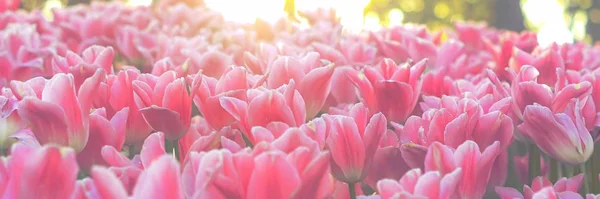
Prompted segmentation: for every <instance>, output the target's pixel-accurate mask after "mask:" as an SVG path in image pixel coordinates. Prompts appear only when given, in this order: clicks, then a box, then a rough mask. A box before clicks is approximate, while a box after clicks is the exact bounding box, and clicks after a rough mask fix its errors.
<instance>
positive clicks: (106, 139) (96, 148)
mask: <svg viewBox="0 0 600 199" xmlns="http://www.w3.org/2000/svg"><path fill="white" fill-rule="evenodd" d="M128 112H129V108H124V109H123V110H120V111H118V112H117V113H116V114H115V115H114V116H113V117H112V118H110V120H108V118H107V116H106V111H105V110H104V109H96V110H95V111H94V112H92V113H91V114H90V127H89V128H90V131H89V132H90V133H89V134H90V137H89V139H88V142H87V143H86V145H85V147H84V148H83V150H82V151H81V152H80V153H78V154H77V162H78V163H79V166H80V167H81V169H82V170H86V171H87V170H89V169H90V168H91V166H92V165H99V164H103V165H105V164H106V162H104V160H103V159H102V156H100V153H101V152H100V151H101V149H102V147H103V146H105V145H110V146H113V147H115V149H116V150H118V151H120V150H121V147H122V146H123V144H124V143H125V125H126V121H127V114H128Z"/></svg>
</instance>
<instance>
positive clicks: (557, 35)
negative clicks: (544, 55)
mask: <svg viewBox="0 0 600 199" xmlns="http://www.w3.org/2000/svg"><path fill="white" fill-rule="evenodd" d="M523 12H524V13H525V16H526V17H527V19H528V20H529V21H530V22H531V23H532V24H533V25H534V26H536V27H539V30H538V43H539V44H540V46H548V45H550V44H552V43H553V42H556V43H557V44H562V43H572V42H573V38H574V35H573V33H572V32H571V31H570V30H569V27H568V25H567V22H566V20H565V18H564V12H565V11H564V9H563V7H562V5H561V4H560V2H558V1H557V0H527V1H526V2H525V3H524V4H523Z"/></svg>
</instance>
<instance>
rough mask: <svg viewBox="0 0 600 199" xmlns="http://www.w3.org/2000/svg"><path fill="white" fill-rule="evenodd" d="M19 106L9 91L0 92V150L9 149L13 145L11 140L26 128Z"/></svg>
mask: <svg viewBox="0 0 600 199" xmlns="http://www.w3.org/2000/svg"><path fill="white" fill-rule="evenodd" d="M17 104H18V100H17V98H16V97H14V96H13V94H12V92H11V91H10V90H9V89H7V88H4V89H3V90H2V91H0V150H4V149H9V148H10V146H11V144H12V142H11V140H10V138H11V137H12V136H13V135H14V134H15V133H17V132H19V131H20V130H22V129H24V128H25V125H24V124H23V121H22V120H21V117H20V116H19V114H18V110H17Z"/></svg>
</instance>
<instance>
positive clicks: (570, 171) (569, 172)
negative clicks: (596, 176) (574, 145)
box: [563, 164, 574, 178]
mask: <svg viewBox="0 0 600 199" xmlns="http://www.w3.org/2000/svg"><path fill="white" fill-rule="evenodd" d="M563 166H564V167H565V177H567V178H570V177H573V172H574V171H573V170H574V169H573V166H571V165H566V164H563Z"/></svg>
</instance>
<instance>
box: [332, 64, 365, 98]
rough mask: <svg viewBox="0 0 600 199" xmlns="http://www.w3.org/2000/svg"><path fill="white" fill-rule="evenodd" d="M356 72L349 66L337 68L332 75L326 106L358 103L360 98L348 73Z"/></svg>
mask: <svg viewBox="0 0 600 199" xmlns="http://www.w3.org/2000/svg"><path fill="white" fill-rule="evenodd" d="M352 72H354V68H352V67H349V66H337V68H336V69H335V70H334V71H333V74H332V75H331V88H333V89H331V90H330V95H329V97H328V99H327V102H326V106H336V105H338V104H354V103H356V102H357V101H358V96H357V92H356V88H355V86H354V85H353V84H352V80H351V79H350V77H348V76H347V75H346V74H347V73H352Z"/></svg>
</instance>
